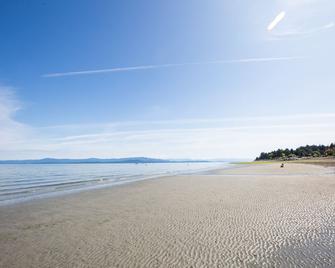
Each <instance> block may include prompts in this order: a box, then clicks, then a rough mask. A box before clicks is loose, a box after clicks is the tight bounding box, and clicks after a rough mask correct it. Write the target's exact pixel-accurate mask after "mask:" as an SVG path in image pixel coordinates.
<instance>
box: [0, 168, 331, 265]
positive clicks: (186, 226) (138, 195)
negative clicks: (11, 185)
mask: <svg viewBox="0 0 335 268" xmlns="http://www.w3.org/2000/svg"><path fill="white" fill-rule="evenodd" d="M334 192H335V170H334V168H333V167H322V166H316V165H307V164H286V165H285V168H283V169H281V168H279V165H278V164H267V165H250V166H245V165H241V166H238V167H236V168H233V169H226V170H215V171H212V172H207V173H204V174H198V175H187V176H186V175H184V176H174V177H165V178H160V179H155V180H147V181H142V182H136V183H132V184H128V185H122V186H117V187H112V188H106V189H100V190H92V191H86V192H82V193H77V194H72V195H66V196H63V197H58V198H48V199H41V200H35V201H30V202H26V203H22V204H18V205H11V206H3V207H0V266H1V267H25V268H26V267H232V266H233V267H240V266H245V267H259V266H264V267H289V266H298V267H299V266H301V267H306V266H308V267H311V266H313V267H315V266H319V267H320V266H329V267H330V266H335V217H334V213H335V195H334Z"/></svg>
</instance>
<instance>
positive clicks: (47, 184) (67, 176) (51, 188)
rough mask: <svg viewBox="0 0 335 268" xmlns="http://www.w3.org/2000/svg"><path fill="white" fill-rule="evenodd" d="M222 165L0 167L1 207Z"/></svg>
mask: <svg viewBox="0 0 335 268" xmlns="http://www.w3.org/2000/svg"><path fill="white" fill-rule="evenodd" d="M228 165H229V164H225V163H173V164H170V163H164V164H64V165H63V164H52V165H48V164H21V165H16V164H10V165H0V205H4V204H9V203H16V202H22V201H26V200H30V199H34V198H42V197H47V196H52V195H58V194H64V193H69V192H75V191H81V190H85V189H92V188H100V187H106V186H113V185H119V184H123V183H130V182H134V181H139V180H144V179H148V178H155V177H160V176H165V175H175V174H188V173H194V172H199V171H206V170H210V169H215V168H218V167H225V166H228Z"/></svg>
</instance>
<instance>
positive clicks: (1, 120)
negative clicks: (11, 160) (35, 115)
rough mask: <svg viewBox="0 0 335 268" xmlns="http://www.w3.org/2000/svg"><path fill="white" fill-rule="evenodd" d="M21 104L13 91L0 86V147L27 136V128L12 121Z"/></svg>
mask: <svg viewBox="0 0 335 268" xmlns="http://www.w3.org/2000/svg"><path fill="white" fill-rule="evenodd" d="M20 109H21V104H20V102H19V101H18V100H17V98H16V97H15V93H14V91H13V89H11V88H9V87H3V86H0V147H1V146H3V145H4V146H8V145H9V144H13V143H16V142H17V141H18V140H21V139H23V138H24V137H26V136H27V133H28V132H29V128H28V127H27V126H26V125H24V124H22V123H19V122H17V121H16V120H15V119H14V116H15V113H16V112H17V111H18V110H20Z"/></svg>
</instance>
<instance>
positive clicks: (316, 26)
mask: <svg viewBox="0 0 335 268" xmlns="http://www.w3.org/2000/svg"><path fill="white" fill-rule="evenodd" d="M0 7H1V10H2V16H1V17H0V33H1V36H2V40H1V42H0V58H1V64H0V113H1V114H0V138H1V141H0V158H1V159H22V158H40V157H91V156H94V157H124V156H138V155H143V156H151V157H167V158H183V157H190V158H225V157H227V158H231V157H255V156H256V155H257V154H258V153H259V152H260V151H263V150H272V149H275V148H277V147H279V146H283V147H291V146H298V145H301V144H304V143H330V142H331V141H333V139H334V135H333V133H334V131H335V120H334V119H335V106H334V99H335V90H334V84H335V83H334V82H335V76H334V73H333V70H334V67H333V63H334V60H335V53H334V52H333V48H334V47H335V35H334V30H335V27H334V26H335V23H334V22H335V15H334V14H335V4H334V3H333V1H331V0H318V1H317V0H273V1H265V0H262V1H260V0H259V1H251V0H250V1H222V0H221V1H219V0H212V1H194V0H192V1H191V0H186V1H174V0H172V1H146V0H144V1H127V0H125V1H61V0H60V1H15V0H14V1H6V2H5V1H3V2H2V3H1V4H0ZM278 14H281V15H282V16H281V17H280V16H279V17H280V18H278V20H277V21H276V20H275V19H276V17H277V16H278ZM271 22H273V23H272V26H273V27H272V28H271V29H269V25H271ZM134 67H135V68H134ZM106 69H107V70H106Z"/></svg>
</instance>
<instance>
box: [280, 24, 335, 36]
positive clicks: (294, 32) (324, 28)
mask: <svg viewBox="0 0 335 268" xmlns="http://www.w3.org/2000/svg"><path fill="white" fill-rule="evenodd" d="M334 27H335V23H334V22H330V23H327V24H325V25H322V26H319V27H314V28H310V29H308V30H299V29H291V30H289V31H283V32H278V33H274V36H276V37H298V36H309V35H312V34H316V33H319V32H323V31H327V30H330V29H332V28H334Z"/></svg>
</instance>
